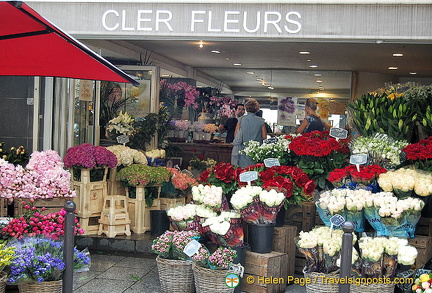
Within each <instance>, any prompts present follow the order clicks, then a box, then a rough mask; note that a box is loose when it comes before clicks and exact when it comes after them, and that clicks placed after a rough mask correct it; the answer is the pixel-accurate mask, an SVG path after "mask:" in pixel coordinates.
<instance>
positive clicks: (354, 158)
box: [350, 154, 368, 172]
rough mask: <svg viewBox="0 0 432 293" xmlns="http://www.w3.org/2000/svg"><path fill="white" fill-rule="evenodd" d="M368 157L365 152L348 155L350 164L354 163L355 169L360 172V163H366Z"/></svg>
mask: <svg viewBox="0 0 432 293" xmlns="http://www.w3.org/2000/svg"><path fill="white" fill-rule="evenodd" d="M367 159H368V155H366V154H358V155H351V156H350V164H353V165H356V167H357V171H359V172H360V165H363V164H366V162H367Z"/></svg>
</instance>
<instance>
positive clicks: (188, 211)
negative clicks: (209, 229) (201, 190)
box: [167, 204, 196, 222]
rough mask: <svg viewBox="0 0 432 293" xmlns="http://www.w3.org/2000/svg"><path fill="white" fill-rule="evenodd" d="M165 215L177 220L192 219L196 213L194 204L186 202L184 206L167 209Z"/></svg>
mask: <svg viewBox="0 0 432 293" xmlns="http://www.w3.org/2000/svg"><path fill="white" fill-rule="evenodd" d="M167 215H168V217H171V219H173V220H174V221H177V222H180V221H187V220H193V218H194V217H195V215H196V205H194V204H187V205H184V206H178V207H174V208H170V209H169V210H168V211H167Z"/></svg>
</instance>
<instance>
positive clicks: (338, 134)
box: [330, 127, 348, 139]
mask: <svg viewBox="0 0 432 293" xmlns="http://www.w3.org/2000/svg"><path fill="white" fill-rule="evenodd" d="M330 136H331V137H334V138H336V139H345V138H347V137H348V130H346V129H343V128H336V127H332V128H330Z"/></svg>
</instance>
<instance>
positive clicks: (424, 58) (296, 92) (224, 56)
mask: <svg viewBox="0 0 432 293" xmlns="http://www.w3.org/2000/svg"><path fill="white" fill-rule="evenodd" d="M202 41H203V46H202V48H201V47H200V46H199V40H139V41H138V40H128V41H100V40H86V42H87V43H88V44H89V45H95V46H97V47H98V48H101V47H102V50H101V54H102V55H103V56H104V57H107V58H110V60H111V61H112V62H113V63H117V64H121V63H122V62H124V61H125V60H124V57H123V58H122V56H121V54H118V53H115V52H114V51H112V50H110V48H111V49H113V48H117V47H122V48H124V49H128V50H131V51H134V52H141V53H142V54H141V59H142V61H143V62H147V63H152V64H159V65H161V67H162V71H161V72H162V74H167V75H168V76H172V77H185V76H187V74H188V71H189V76H194V77H195V78H196V79H197V80H198V81H200V80H205V79H206V80H208V81H214V83H213V84H209V83H207V84H205V83H204V84H203V83H202V82H199V84H200V85H203V86H208V85H210V86H212V87H215V86H216V87H218V88H221V89H223V90H224V91H225V92H231V93H232V94H234V95H236V96H238V97H248V96H252V97H255V98H258V99H260V100H266V99H267V100H268V99H271V98H277V97H284V96H299V97H308V96H317V94H318V93H321V94H323V95H326V96H329V97H333V98H335V99H342V100H347V99H350V97H351V87H352V84H353V82H355V73H356V72H367V73H377V74H383V75H389V81H392V80H393V81H398V80H410V79H412V80H420V81H421V80H422V79H426V80H427V79H428V78H430V77H432V44H421V43H416V44H412V43H411V44H408V43H386V42H381V41H375V42H369V43H365V42H363V43H354V42H350V43H347V42H345V43H342V42H280V41H269V40H265V41H234V40H232V41H218V40H202ZM212 51H217V52H218V53H217V52H212ZM300 52H309V54H304V53H303V54H302V53H300ZM393 54H403V56H402V57H401V56H393ZM146 58H147V59H146ZM145 59H146V60H145ZM128 62H130V63H129V64H133V63H135V62H136V64H138V63H140V60H139V59H135V60H128ZM234 64H241V65H234ZM314 65H316V66H317V67H316V68H312V67H311V66H314ZM174 67H175V68H184V70H183V71H184V73H183V74H179V72H181V71H182V70H178V71H177V72H176V70H175V68H174ZM389 67H397V69H389ZM170 68H172V69H171V70H170ZM353 74H354V76H353ZM200 77H203V78H200ZM263 83H264V85H263ZM269 86H271V87H273V88H274V89H269V88H268V87H269ZM320 87H321V90H320V89H319V88H320Z"/></svg>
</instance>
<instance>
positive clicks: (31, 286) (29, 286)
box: [18, 280, 63, 293]
mask: <svg viewBox="0 0 432 293" xmlns="http://www.w3.org/2000/svg"><path fill="white" fill-rule="evenodd" d="M18 289H19V292H20V293H61V292H62V290H63V281H62V280H58V281H45V282H40V283H19V284H18Z"/></svg>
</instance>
